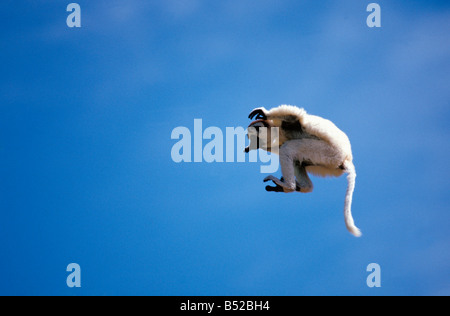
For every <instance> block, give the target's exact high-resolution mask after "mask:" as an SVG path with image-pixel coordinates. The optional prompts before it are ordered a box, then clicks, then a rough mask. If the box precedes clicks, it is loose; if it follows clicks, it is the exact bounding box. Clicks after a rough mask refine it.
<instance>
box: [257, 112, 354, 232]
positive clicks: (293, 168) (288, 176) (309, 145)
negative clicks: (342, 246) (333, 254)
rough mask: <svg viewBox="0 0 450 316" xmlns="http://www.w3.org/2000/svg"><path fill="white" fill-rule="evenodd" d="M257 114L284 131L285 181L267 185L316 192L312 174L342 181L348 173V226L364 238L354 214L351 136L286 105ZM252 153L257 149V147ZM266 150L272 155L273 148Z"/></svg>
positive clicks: (281, 149) (281, 152)
mask: <svg viewBox="0 0 450 316" xmlns="http://www.w3.org/2000/svg"><path fill="white" fill-rule="evenodd" d="M254 112H258V113H260V114H261V115H263V116H264V117H265V119H266V120H265V122H266V124H268V125H269V126H271V127H279V128H280V132H279V139H278V141H277V144H278V145H279V155H280V165H281V171H282V174H283V179H282V180H281V179H277V178H275V177H274V176H269V177H267V178H266V179H265V180H264V181H273V182H274V183H275V184H276V185H277V187H278V188H281V189H282V190H283V191H284V192H295V191H300V192H303V193H308V192H311V191H312V190H313V184H312V182H311V179H310V178H309V176H308V173H312V174H314V175H317V176H322V177H327V176H334V177H339V176H341V175H343V174H344V173H347V174H348V177H347V180H348V187H347V193H346V198H345V207H344V215H345V223H346V226H347V229H348V230H349V231H350V233H352V234H353V235H354V236H356V237H360V236H361V232H360V230H359V229H358V228H357V227H356V226H355V224H354V220H353V217H352V213H351V204H352V198H353V191H354V188H355V178H356V172H355V167H354V165H353V155H352V150H351V145H350V140H349V139H348V137H347V135H346V134H345V133H344V132H342V131H341V130H340V129H339V128H338V127H336V125H335V124H333V123H332V122H331V121H329V120H326V119H324V118H321V117H319V116H314V115H309V114H307V113H306V111H305V110H304V109H301V108H298V107H295V106H290V105H282V106H279V107H277V108H274V109H272V110H270V111H267V110H266V109H264V108H259V109H255V110H254V111H253V112H252V113H254ZM298 123H300V124H299V125H298ZM256 124H258V122H255V125H256ZM295 124H297V125H295ZM251 149H255V148H254V146H253V147H251ZM266 150H269V151H271V149H270V148H269V149H266ZM273 189H276V188H273ZM278 192H280V191H278Z"/></svg>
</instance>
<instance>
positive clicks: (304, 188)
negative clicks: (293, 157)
mask: <svg viewBox="0 0 450 316" xmlns="http://www.w3.org/2000/svg"><path fill="white" fill-rule="evenodd" d="M295 177H296V178H297V186H298V187H299V190H297V191H299V192H302V193H309V192H312V190H313V188H314V186H313V183H312V181H311V179H310V178H309V176H308V173H307V172H306V167H305V166H304V165H303V164H302V163H301V162H299V161H297V162H296V163H295Z"/></svg>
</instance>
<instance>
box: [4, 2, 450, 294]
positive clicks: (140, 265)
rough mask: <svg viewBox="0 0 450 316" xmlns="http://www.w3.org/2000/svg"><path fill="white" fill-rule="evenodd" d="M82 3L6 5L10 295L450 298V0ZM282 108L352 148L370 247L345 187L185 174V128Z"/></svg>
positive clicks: (214, 171)
mask: <svg viewBox="0 0 450 316" xmlns="http://www.w3.org/2000/svg"><path fill="white" fill-rule="evenodd" d="M78 3H79V4H80V6H81V9H82V27H81V28H80V29H69V28H68V27H67V26H66V18H67V15H68V13H67V12H66V6H67V5H68V4H69V1H61V0H58V1H17V0H15V1H12V0H4V1H2V2H1V4H0V20H1V24H2V27H1V28H0V38H1V42H2V48H1V49H0V58H1V60H2V61H3V62H2V63H1V70H0V71H1V76H0V162H1V167H0V179H1V182H0V185H1V187H0V210H1V211H0V212H1V213H0V214H1V218H0V239H1V241H2V242H1V243H0V252H1V254H2V257H1V260H0V294H2V295H450V277H449V275H450V264H449V262H450V251H449V245H450V232H449V224H450V213H449V205H450V204H449V203H450V197H449V195H448V187H449V184H450V183H449V182H450V181H449V176H450V170H449V168H448V159H449V154H450V150H449V146H448V144H449V142H448V137H449V136H450V129H449V124H448V122H449V119H450V90H449V88H448V84H449V79H450V38H449V36H448V34H449V33H450V3H449V2H448V1H419V0H416V1H402V2H400V1H394V2H392V1H378V3H379V4H380V6H381V9H382V28H380V29H370V28H368V27H367V25H366V18H367V16H368V13H367V12H366V7H367V5H368V4H369V3H370V2H369V1H367V3H366V2H364V1H356V0H346V1H340V2H339V3H337V2H336V1H331V0H330V1H327V0H321V1H293V0H292V1H291V0H284V1H269V0H261V1H247V0H239V1H237V0H229V1H201V0H190V1H188V0H165V1H139V0H128V1H124V0H108V1H106V0H104V1H100V0H98V1H81V0H80V1H78ZM279 104H294V105H298V106H301V107H304V108H305V109H306V110H307V111H308V112H310V113H312V114H316V115H321V116H324V117H326V118H328V119H331V120H333V121H334V122H335V123H336V124H337V125H338V126H339V127H340V128H341V129H343V130H344V131H345V132H346V133H347V134H348V135H349V137H350V139H351V141H352V146H353V151H354V157H355V165H356V169H357V172H358V178H357V185H356V191H355V195H354V203H353V215H354V217H355V221H356V223H357V225H358V227H360V228H361V230H362V231H363V234H364V235H363V237H362V238H361V239H356V238H354V237H352V236H351V235H350V234H349V233H348V232H347V231H346V229H345V225H344V220H343V215H342V210H343V203H344V195H345V188H346V180H345V178H344V177H343V178H339V179H320V178H313V182H314V184H315V191H314V192H313V193H311V194H307V195H302V194H290V195H283V194H270V193H267V192H265V191H264V186H265V185H264V184H263V182H262V180H263V178H264V177H265V175H263V174H261V173H260V172H259V168H260V164H258V163H212V164H208V163H190V164H189V163H184V164H183V163H182V164H176V163H174V162H173V161H172V159H171V156H170V153H171V148H172V146H173V145H174V144H175V142H176V141H174V140H171V137H170V136H171V132H172V130H173V129H174V128H176V127H178V126H186V127H188V128H190V129H193V124H194V119H196V118H199V119H202V120H203V125H204V127H208V126H217V127H220V128H221V129H223V130H225V128H226V127H232V126H247V125H248V123H249V121H248V119H247V115H248V113H249V112H250V111H251V110H252V109H253V108H255V107H259V106H265V107H267V108H270V107H273V106H277V105H279ZM278 175H279V173H278ZM72 262H75V263H78V264H79V265H80V266H81V269H82V287H81V288H80V289H69V288H68V287H67V286H66V277H67V275H68V273H67V272H66V267H67V265H68V264H69V263H72ZM370 263H378V264H380V266H381V269H382V288H379V289H370V288H368V287H367V285H366V278H367V276H368V272H366V267H367V265H369V264H370Z"/></svg>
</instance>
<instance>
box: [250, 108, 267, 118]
mask: <svg viewBox="0 0 450 316" xmlns="http://www.w3.org/2000/svg"><path fill="white" fill-rule="evenodd" d="M255 116H256V119H257V120H267V116H266V114H265V113H264V111H263V110H262V109H256V110H253V111H252V112H251V113H250V115H249V116H248V118H249V119H251V120H253V118H254V117H255Z"/></svg>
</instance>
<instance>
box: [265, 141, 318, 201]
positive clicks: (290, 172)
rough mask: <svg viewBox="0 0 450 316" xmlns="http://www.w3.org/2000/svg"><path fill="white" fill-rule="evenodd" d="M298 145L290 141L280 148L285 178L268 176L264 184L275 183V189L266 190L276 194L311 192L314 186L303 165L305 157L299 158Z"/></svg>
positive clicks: (282, 170)
mask: <svg viewBox="0 0 450 316" xmlns="http://www.w3.org/2000/svg"><path fill="white" fill-rule="evenodd" d="M297 147H298V143H297V142H295V141H288V142H286V143H285V144H284V145H283V146H281V148H280V165H281V172H282V174H283V178H282V180H281V179H277V178H276V177H274V176H268V177H267V178H265V179H264V182H267V181H273V182H274V183H275V185H276V187H275V188H273V187H272V188H266V190H267V191H275V192H286V193H289V192H294V191H299V192H305V193H307V192H311V191H312V189H313V184H312V182H311V179H310V178H309V176H308V173H307V172H306V168H305V166H304V165H303V160H304V159H303V156H302V157H299V156H300V155H299V153H298V150H297ZM281 190H282V191H281Z"/></svg>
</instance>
